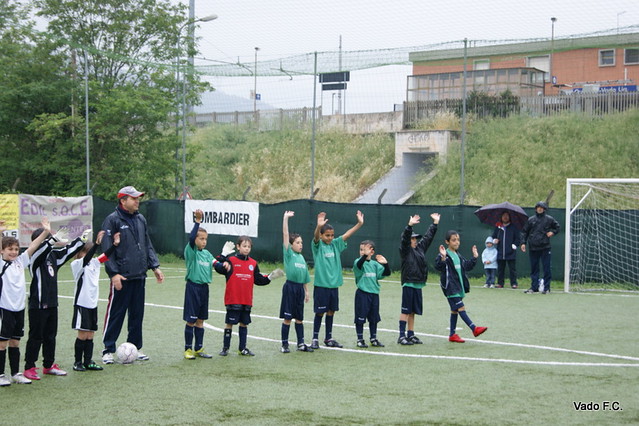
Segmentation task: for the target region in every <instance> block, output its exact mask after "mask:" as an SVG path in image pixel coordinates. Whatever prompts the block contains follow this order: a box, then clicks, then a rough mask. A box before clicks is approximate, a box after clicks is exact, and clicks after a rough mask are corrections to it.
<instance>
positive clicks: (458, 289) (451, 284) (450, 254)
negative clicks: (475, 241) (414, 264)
mask: <svg viewBox="0 0 639 426" xmlns="http://www.w3.org/2000/svg"><path fill="white" fill-rule="evenodd" d="M445 242H446V245H447V246H448V249H446V248H444V246H439V255H438V256H437V257H436V258H435V269H437V270H438V271H439V273H440V279H439V284H440V286H441V288H442V291H443V292H444V296H446V299H447V300H448V305H449V306H450V335H449V337H448V341H450V342H455V343H464V341H465V340H464V339H462V338H461V337H459V335H458V334H457V333H455V329H456V328H457V317H458V316H460V317H462V319H463V320H464V322H465V323H466V325H467V326H468V327H469V328H470V329H471V330H472V331H473V335H474V336H475V337H477V336H479V335H480V334H482V333H483V332H485V331H486V330H488V328H487V327H479V326H476V325H475V324H473V322H472V321H471V319H470V317H469V316H468V314H467V313H466V307H465V306H464V302H463V299H464V296H466V293H468V292H470V282H469V281H468V277H467V276H466V271H470V270H471V269H473V268H474V267H475V264H476V263H477V257H479V254H478V253H477V246H473V248H472V252H473V257H472V259H468V260H467V259H464V257H463V256H462V255H461V254H459V245H460V242H461V240H460V238H459V233H458V232H457V231H453V230H450V231H448V232H447V233H446V238H445Z"/></svg>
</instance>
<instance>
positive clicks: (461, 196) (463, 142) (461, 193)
mask: <svg viewBox="0 0 639 426" xmlns="http://www.w3.org/2000/svg"><path fill="white" fill-rule="evenodd" d="M467 63H468V39H467V38H465V39H464V77H463V83H462V122H461V125H462V131H461V176H460V179H459V204H461V205H462V206H463V205H464V192H465V189H464V167H465V164H464V150H465V146H466V109H467V105H466V78H467V73H466V65H467Z"/></svg>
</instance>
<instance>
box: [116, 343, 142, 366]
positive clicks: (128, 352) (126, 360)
mask: <svg viewBox="0 0 639 426" xmlns="http://www.w3.org/2000/svg"><path fill="white" fill-rule="evenodd" d="M115 354H116V355H117V357H118V360H119V361H120V362H121V363H122V364H131V363H132V362H133V361H135V360H136V359H138V348H136V347H135V345H134V344H133V343H129V342H126V343H122V344H121V345H120V346H118V349H117V350H116V351H115Z"/></svg>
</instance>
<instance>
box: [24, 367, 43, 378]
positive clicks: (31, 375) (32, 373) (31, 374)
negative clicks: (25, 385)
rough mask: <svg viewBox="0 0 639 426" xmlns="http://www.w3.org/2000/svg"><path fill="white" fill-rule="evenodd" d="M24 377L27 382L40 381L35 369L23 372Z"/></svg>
mask: <svg viewBox="0 0 639 426" xmlns="http://www.w3.org/2000/svg"><path fill="white" fill-rule="evenodd" d="M24 377H26V378H27V379H29V380H40V376H38V369H37V368H35V367H31V368H29V369H27V370H24Z"/></svg>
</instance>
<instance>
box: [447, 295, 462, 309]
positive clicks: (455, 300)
mask: <svg viewBox="0 0 639 426" xmlns="http://www.w3.org/2000/svg"><path fill="white" fill-rule="evenodd" d="M446 299H448V304H449V305H450V310H451V311H458V310H459V309H460V308H463V307H464V301H463V300H462V298H461V297H447V298H446Z"/></svg>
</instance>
